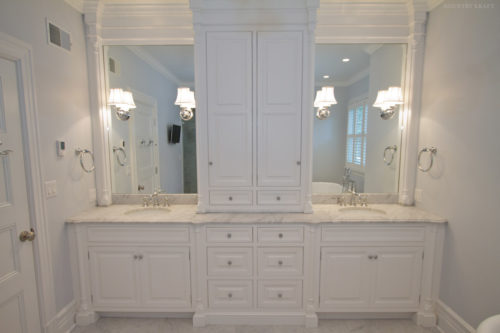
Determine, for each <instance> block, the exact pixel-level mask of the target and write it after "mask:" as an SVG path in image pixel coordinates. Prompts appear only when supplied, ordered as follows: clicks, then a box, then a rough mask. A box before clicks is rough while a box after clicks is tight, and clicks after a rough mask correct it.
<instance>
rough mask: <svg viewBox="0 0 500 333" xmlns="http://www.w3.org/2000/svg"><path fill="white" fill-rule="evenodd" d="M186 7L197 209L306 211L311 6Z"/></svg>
mask: <svg viewBox="0 0 500 333" xmlns="http://www.w3.org/2000/svg"><path fill="white" fill-rule="evenodd" d="M243 5H244V6H243ZM287 6H288V7H287ZM191 8H192V9H193V13H194V15H193V21H194V27H195V63H196V66H195V76H196V83H195V84H196V86H195V93H196V103H197V109H196V112H197V117H196V121H197V123H196V129H197V139H198V142H197V151H198V192H199V193H198V195H199V198H198V201H199V203H198V210H199V212H225V211H240V212H259V211H260V212H273V211H276V212H311V211H312V209H311V199H310V198H311V195H310V182H311V167H310V164H311V161H310V160H311V159H310V154H311V146H312V120H313V119H312V99H313V79H314V78H313V57H312V54H313V49H314V22H315V12H316V8H317V3H316V1H306V0H304V1H293V2H284V1H276V0H270V1H266V2H261V1H255V2H243V1H241V2H240V1H235V2H231V3H227V2H217V1H204V0H197V1H195V0H192V1H191ZM221 9H224V10H223V11H221Z"/></svg>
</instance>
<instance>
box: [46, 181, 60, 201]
mask: <svg viewBox="0 0 500 333" xmlns="http://www.w3.org/2000/svg"><path fill="white" fill-rule="evenodd" d="M45 196H46V197H47V198H53V197H56V196H57V181H55V180H47V181H46V182H45Z"/></svg>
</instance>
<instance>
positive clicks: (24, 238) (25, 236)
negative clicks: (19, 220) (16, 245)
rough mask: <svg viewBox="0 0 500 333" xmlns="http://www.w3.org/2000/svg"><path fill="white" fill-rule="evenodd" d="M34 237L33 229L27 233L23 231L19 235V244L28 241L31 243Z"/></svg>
mask: <svg viewBox="0 0 500 333" xmlns="http://www.w3.org/2000/svg"><path fill="white" fill-rule="evenodd" d="M35 237H36V234H35V229H33V228H31V229H30V230H29V231H28V230H24V231H22V232H21V233H20V234H19V240H20V241H21V242H26V241H30V242H32V241H33V240H34V239H35Z"/></svg>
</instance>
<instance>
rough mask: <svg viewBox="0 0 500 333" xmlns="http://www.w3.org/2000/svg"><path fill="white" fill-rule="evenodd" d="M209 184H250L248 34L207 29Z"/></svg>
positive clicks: (250, 91) (249, 64)
mask: <svg viewBox="0 0 500 333" xmlns="http://www.w3.org/2000/svg"><path fill="white" fill-rule="evenodd" d="M207 85H208V86H207V89H208V94H207V102H208V159H209V161H208V164H209V165H208V168H209V185H210V186H213V187H217V186H219V187H232V186H251V185H252V34H251V33H250V32H209V33H207Z"/></svg>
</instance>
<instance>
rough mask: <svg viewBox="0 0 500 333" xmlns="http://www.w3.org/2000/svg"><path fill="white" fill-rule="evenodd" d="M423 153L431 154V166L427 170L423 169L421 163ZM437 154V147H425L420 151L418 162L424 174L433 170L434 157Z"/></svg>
mask: <svg viewBox="0 0 500 333" xmlns="http://www.w3.org/2000/svg"><path fill="white" fill-rule="evenodd" d="M423 153H429V154H430V160H429V161H430V162H429V166H428V167H427V168H424V167H422V163H421V161H420V160H421V158H422V154H423ZM436 153H437V148H436V147H425V148H422V149H421V150H420V152H419V153H418V161H417V164H418V169H419V170H420V171H422V172H427V171H429V170H430V169H431V168H432V165H433V164H434V156H435V155H436Z"/></svg>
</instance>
